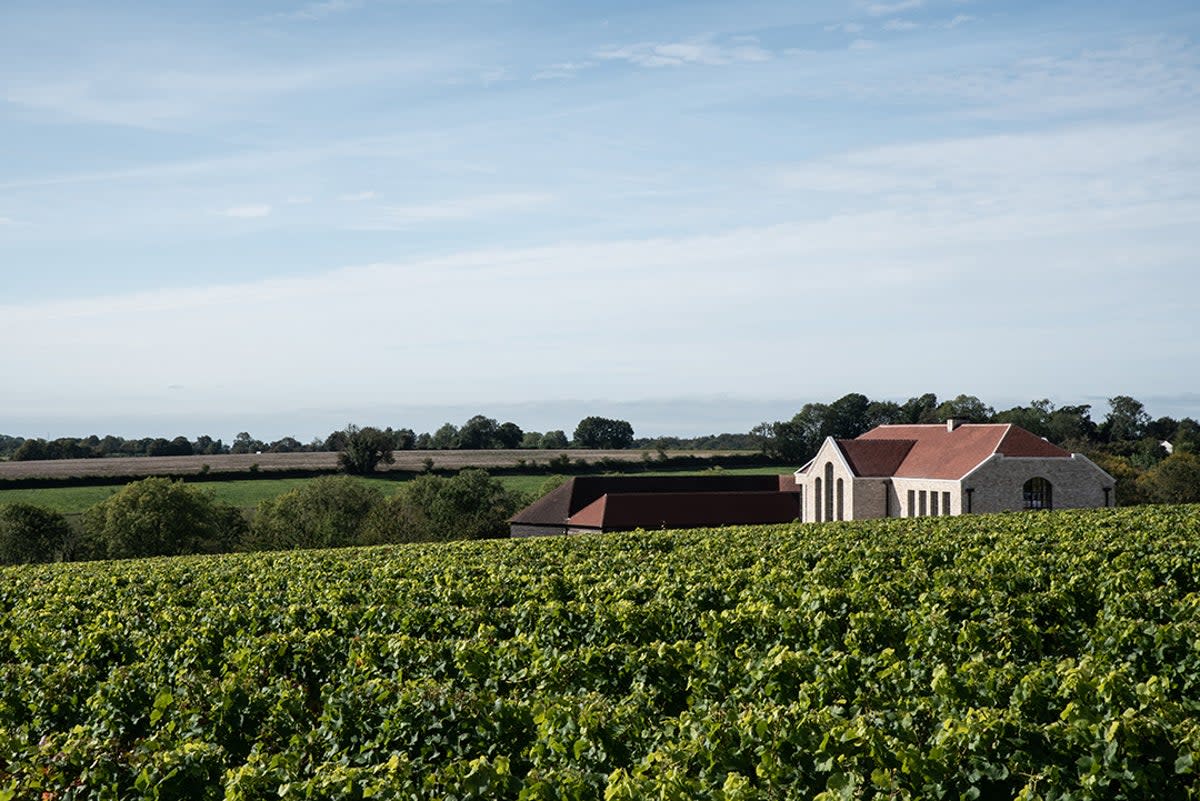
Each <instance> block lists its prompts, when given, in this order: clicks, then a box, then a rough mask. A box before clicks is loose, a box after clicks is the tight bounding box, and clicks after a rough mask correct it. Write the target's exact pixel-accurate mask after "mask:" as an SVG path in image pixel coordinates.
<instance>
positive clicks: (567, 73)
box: [533, 61, 596, 81]
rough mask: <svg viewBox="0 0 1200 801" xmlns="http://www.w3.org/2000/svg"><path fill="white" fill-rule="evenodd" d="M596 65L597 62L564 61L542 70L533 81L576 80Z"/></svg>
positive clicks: (534, 76) (536, 73)
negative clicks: (581, 72)
mask: <svg viewBox="0 0 1200 801" xmlns="http://www.w3.org/2000/svg"><path fill="white" fill-rule="evenodd" d="M595 65H596V62H594V61H562V62H559V63H557V64H550V65H549V66H546V67H543V68H541V69H540V70H538V71H537V72H535V73H534V74H533V80H535V81H546V80H555V79H559V80H561V79H566V78H574V77H575V76H576V75H578V74H579V72H580V71H581V70H586V69H589V68H591V67H594V66H595Z"/></svg>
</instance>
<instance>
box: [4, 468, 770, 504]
mask: <svg viewBox="0 0 1200 801" xmlns="http://www.w3.org/2000/svg"><path fill="white" fill-rule="evenodd" d="M782 472H785V471H784V470H783V469H782V468H781V469H779V470H774V471H773V470H770V469H764V468H761V467H744V468H729V469H726V470H723V471H722V473H723V474H725V475H747V474H755V475H758V474H763V473H782ZM703 474H707V473H706V471H703V470H692V471H658V472H645V473H642V472H639V473H637V474H636V475H703ZM498 478H499V479H500V481H502V482H503V483H504V485H505V486H506V487H508V488H509V489H511V490H515V491H517V492H522V493H525V494H529V495H532V494H534V493H536V492H537V490H538V488H540V487H541V486H542V485H543V484H544V483H545V482H546V479H547V476H546V475H545V474H533V475H503V476H499V477H498ZM312 480H313V479H311V478H261V479H250V480H241V481H206V482H203V483H199V484H198V485H197V486H200V487H203V488H205V489H209V490H211V491H212V492H213V494H214V495H215V496H216V498H217V500H219V501H222V502H224V503H228V504H231V505H233V506H238V507H242V508H245V509H253V508H254V507H255V506H257V505H258V503H259V501H263V500H266V499H268V498H274V497H276V496H278V495H281V494H283V493H285V492H287V491H288V490H291V489H295V488H296V487H298V486H300V485H301V484H305V483H307V482H309V481H312ZM361 480H362V481H366V482H368V483H370V484H374V485H376V486H378V487H380V488H381V489H382V490H383V491H384V493H386V494H388V495H390V494H392V493H393V492H395V490H396V487H397V486H399V484H400V482H399V481H396V480H394V479H386V478H367V479H361ZM119 489H120V487H119V486H113V485H106V486H80V487H51V488H46V489H11V490H0V504H5V503H30V504H33V505H35V506H41V507H44V508H47V509H53V510H54V511H56V512H61V513H63V514H77V513H79V512H82V511H83V510H84V509H87V508H88V507H89V506H91V505H92V504H94V503H98V502H100V501H102V500H104V499H105V498H107V497H108V496H109V495H112V494H113V493H114V492H116V491H117V490H119Z"/></svg>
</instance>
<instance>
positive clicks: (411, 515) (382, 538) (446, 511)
mask: <svg viewBox="0 0 1200 801" xmlns="http://www.w3.org/2000/svg"><path fill="white" fill-rule="evenodd" d="M524 500H525V499H524V498H523V497H522V496H520V495H518V494H516V493H513V492H510V491H509V490H508V489H507V488H505V486H504V484H503V483H501V482H500V481H499V480H497V479H495V478H492V477H491V476H490V475H488V473H487V471H486V470H479V469H474V468H472V469H467V470H463V471H461V472H459V473H458V474H457V475H455V476H452V477H450V478H443V477H442V476H436V475H428V474H427V475H421V476H417V477H416V478H414V479H413V480H412V481H410V482H408V483H407V484H405V485H404V486H403V487H401V488H400V491H399V492H397V493H396V495H394V496H393V497H391V498H388V499H386V500H385V501H384V502H383V503H381V504H380V505H379V506H378V507H376V509H375V510H374V511H373V512H372V513H371V517H370V519H369V520H368V521H367V523H366V525H365V527H364V530H363V535H362V541H363V542H364V543H385V542H442V541H446V540H458V539H484V538H487V537H503V536H505V535H506V534H507V533H508V518H509V517H511V516H512V515H513V513H515V512H516V511H517V509H519V508H520V507H521V505H522V503H523V502H524Z"/></svg>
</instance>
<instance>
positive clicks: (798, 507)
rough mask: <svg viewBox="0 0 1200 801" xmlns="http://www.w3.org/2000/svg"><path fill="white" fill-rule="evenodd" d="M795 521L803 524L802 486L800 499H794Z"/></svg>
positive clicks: (801, 487)
mask: <svg viewBox="0 0 1200 801" xmlns="http://www.w3.org/2000/svg"><path fill="white" fill-rule="evenodd" d="M796 519H797V520H799V521H800V522H801V523H803V522H804V485H803V484H801V485H800V497H798V498H797V499H796Z"/></svg>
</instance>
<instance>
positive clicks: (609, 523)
mask: <svg viewBox="0 0 1200 801" xmlns="http://www.w3.org/2000/svg"><path fill="white" fill-rule="evenodd" d="M798 516H799V506H798V503H797V501H796V497H795V496H794V495H791V494H788V493H784V492H613V493H607V494H605V495H604V496H603V497H601V498H598V499H596V500H595V501H593V502H592V503H591V504H589V505H588V506H586V507H584V508H583V509H581V510H580V511H579V512H578V513H576V514H574V515H572V516H571V519H570V521H569V522H570V525H571V526H572V527H577V528H593V529H598V530H603V531H628V530H631V529H635V528H645V529H657V528H707V527H711V526H728V525H756V524H763V523H790V522H791V521H793V520H795V519H796V518H797V517H798Z"/></svg>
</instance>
